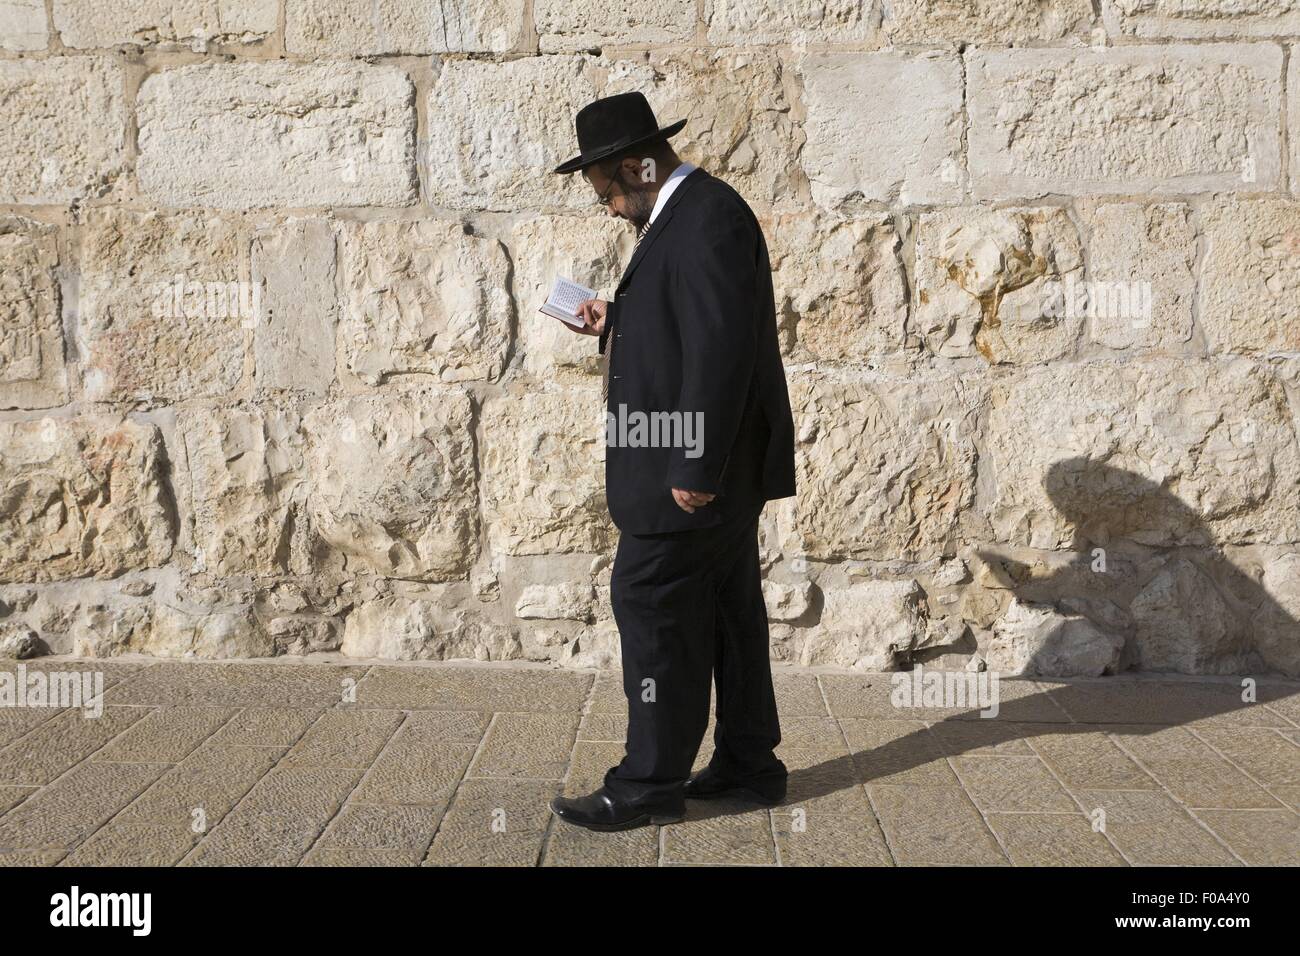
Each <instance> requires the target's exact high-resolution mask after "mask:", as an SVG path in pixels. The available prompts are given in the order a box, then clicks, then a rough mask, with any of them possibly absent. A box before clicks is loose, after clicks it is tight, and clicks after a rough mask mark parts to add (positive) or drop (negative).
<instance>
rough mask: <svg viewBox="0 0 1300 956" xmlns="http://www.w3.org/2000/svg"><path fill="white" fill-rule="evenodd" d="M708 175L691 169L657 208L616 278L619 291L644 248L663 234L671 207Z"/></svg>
mask: <svg viewBox="0 0 1300 956" xmlns="http://www.w3.org/2000/svg"><path fill="white" fill-rule="evenodd" d="M708 175H709V174H708V173H706V172H705V171H704V170H703V169H698V168H697V169H692V170H691V171H690V173H689V174H687V176H686V178H684V179H683V180H682V181H681V183H680V184H679V185H678V186H677V188H676V189H674V190H673V194H672V195H671V196H669V197H668V202H666V203H664V208H663V209H661V210H659V215H658V216H656V217H655V221H654V222H653V223H652V224H651V226H650V231H649V232H647V233H646V234H645V235H644V236H643V237H642V238H641V242H640V244H638V245H637V247H636V251H635V252H633V253H632V258H631V259H630V260H629V261H628V264H627V268H626V269H624V270H623V278H621V279H619V280H618V291H619V292H622V291H623V290H624V289H625V288H627V284H628V281H629V280H630V279H631V278H632V273H633V272H635V271H636V267H637V266H638V265H640V264H641V260H642V259H643V258H645V254H646V250H647V249H649V248H650V247H651V246H652V245H654V241H655V240H656V239H658V238H659V237H660V236H661V235H663V232H664V230H665V229H667V228H668V223H669V222H670V221H671V220H672V218H673V207H674V206H676V205H677V203H679V202H680V201H681V198H682V196H684V195H685V194H686V190H688V189H690V188H691V187H692V186H694V185H695V184H696V183H698V182H700V181H701V180H702V179H704V178H705V177H706V176H708Z"/></svg>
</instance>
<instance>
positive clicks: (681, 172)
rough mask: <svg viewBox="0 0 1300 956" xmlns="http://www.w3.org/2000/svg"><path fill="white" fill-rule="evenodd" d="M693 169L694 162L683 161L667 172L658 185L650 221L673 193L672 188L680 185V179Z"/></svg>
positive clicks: (652, 220) (653, 219)
mask: <svg viewBox="0 0 1300 956" xmlns="http://www.w3.org/2000/svg"><path fill="white" fill-rule="evenodd" d="M693 169H695V166H694V164H692V163H687V162H683V163H682V164H681V165H680V166H678V167H677V168H676V169H674V170H673V171H672V172H671V173H669V174H668V179H667V180H666V181H665V182H664V184H663V185H662V186H660V187H659V198H657V199H656V200H655V207H654V209H652V210H651V211H650V221H651V222H654V221H655V216H657V215H659V210H660V209H663V208H664V203H666V202H668V197H669V196H671V195H672V194H673V190H674V189H676V188H677V187H678V186H680V185H681V182H682V180H683V179H685V178H686V177H687V176H689V175H690V173H691V171H692V170H693Z"/></svg>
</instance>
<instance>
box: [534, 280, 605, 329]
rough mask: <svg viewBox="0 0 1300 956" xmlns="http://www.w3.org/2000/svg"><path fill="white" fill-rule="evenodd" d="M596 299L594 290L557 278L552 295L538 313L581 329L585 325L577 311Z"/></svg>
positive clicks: (552, 287)
mask: <svg viewBox="0 0 1300 956" xmlns="http://www.w3.org/2000/svg"><path fill="white" fill-rule="evenodd" d="M594 298H596V292H595V290H594V289H588V288H587V287H586V286H581V285H578V283H576V282H572V281H570V280H568V279H566V278H564V276H556V277H555V285H553V286H551V294H550V295H548V296H547V297H546V301H545V302H544V303H542V307H541V308H540V309H538V310H537V311H538V312H541V313H542V314H543V315H549V316H552V317H553V318H556V319H559V320H560V321H562V322H567V323H569V324H570V325H572V326H575V327H577V328H579V329H581V328H583V327H584V323H583V321H582V319H580V318H578V316H577V314H576V310H577V308H578V306H579V305H581V304H582V303H583V302H585V301H587V300H588V299H594Z"/></svg>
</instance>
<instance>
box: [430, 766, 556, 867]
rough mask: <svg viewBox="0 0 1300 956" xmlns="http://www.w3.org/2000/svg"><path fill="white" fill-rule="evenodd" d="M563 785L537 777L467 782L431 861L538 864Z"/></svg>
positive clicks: (432, 849)
mask: <svg viewBox="0 0 1300 956" xmlns="http://www.w3.org/2000/svg"><path fill="white" fill-rule="evenodd" d="M558 788H559V785H558V784H557V783H552V782H549V781H536V780H487V779H480V780H467V781H466V782H465V783H463V784H462V785H461V786H460V787H459V788H458V789H457V791H456V797H455V799H454V800H453V802H452V805H451V807H450V809H449V810H448V811H447V813H446V815H445V816H444V817H443V821H442V823H441V825H440V826H439V827H438V833H437V836H435V837H434V840H433V844H432V846H430V847H429V855H428V856H427V857H426V858H425V864H426V865H437V866H535V865H536V864H537V861H538V858H539V855H540V854H541V850H542V843H543V841H544V840H545V837H546V830H547V827H548V825H549V824H550V822H551V817H552V814H551V810H550V806H549V804H550V801H551V798H552V797H553V796H555V794H556V791H557V790H558Z"/></svg>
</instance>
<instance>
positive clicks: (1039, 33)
mask: <svg viewBox="0 0 1300 956" xmlns="http://www.w3.org/2000/svg"><path fill="white" fill-rule="evenodd" d="M1091 19H1092V4H1091V3H1089V2H1088V0H891V2H890V3H889V4H887V5H886V7H885V17H884V21H883V23H882V25H881V26H882V29H883V30H884V31H885V35H886V36H888V37H889V39H890V41H891V42H892V43H895V44H903V43H916V44H921V43H950V44H956V43H981V44H989V45H992V44H999V43H1008V44H1009V43H1016V44H1023V43H1029V42H1031V41H1034V40H1057V39H1060V38H1061V37H1063V36H1066V35H1068V34H1070V33H1073V32H1076V31H1078V30H1079V29H1080V28H1082V27H1084V26H1086V25H1087V24H1088V23H1089V22H1090V21H1091Z"/></svg>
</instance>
